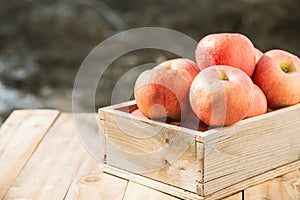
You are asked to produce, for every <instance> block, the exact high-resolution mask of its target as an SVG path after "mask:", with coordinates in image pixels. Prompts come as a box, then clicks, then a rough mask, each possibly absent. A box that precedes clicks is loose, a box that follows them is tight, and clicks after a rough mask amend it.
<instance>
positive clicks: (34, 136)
mask: <svg viewBox="0 0 300 200" xmlns="http://www.w3.org/2000/svg"><path fill="white" fill-rule="evenodd" d="M86 115H90V116H93V115H95V114H86ZM87 127H89V124H87ZM90 129H91V130H93V131H94V132H95V130H96V129H98V127H95V126H90ZM0 198H3V199H43V200H44V199H89V200H90V199H108V200H111V199H125V200H132V199H137V200H139V199H143V200H148V199H178V198H177V197H174V196H171V195H168V194H165V193H162V192H159V191H157V190H154V189H151V188H149V187H145V186H143V185H140V184H138V183H135V182H132V181H128V180H126V179H123V178H120V177H117V176H116V175H112V174H108V173H106V172H103V171H102V168H101V164H100V163H99V162H98V161H97V160H95V159H94V158H93V157H92V156H90V155H89V154H88V153H87V151H86V150H85V149H84V148H83V146H82V144H81V142H80V140H79V137H78V135H77V132H76V127H75V124H74V120H73V116H72V114H70V113H61V112H59V111H58V110H17V111H14V112H13V113H12V114H11V115H10V116H9V118H8V119H7V120H6V121H5V122H4V124H3V125H2V127H1V129H0ZM226 199H227V200H242V199H245V200H254V199H255V200H259V199H271V200H289V199H293V200H294V199H295V200H299V199H300V175H299V171H298V170H297V171H293V172H291V173H289V174H286V175H284V176H281V177H278V178H275V179H273V180H271V181H268V182H265V183H263V184H260V185H257V186H254V187H252V188H249V189H246V190H244V191H241V192H239V193H237V194H234V195H232V196H230V197H228V198H226Z"/></svg>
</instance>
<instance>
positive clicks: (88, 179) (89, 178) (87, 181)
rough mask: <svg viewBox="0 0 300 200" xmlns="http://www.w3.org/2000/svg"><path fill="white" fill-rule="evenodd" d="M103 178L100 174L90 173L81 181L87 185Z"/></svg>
mask: <svg viewBox="0 0 300 200" xmlns="http://www.w3.org/2000/svg"><path fill="white" fill-rule="evenodd" d="M100 181H101V178H100V177H99V176H98V175H90V176H86V177H84V178H83V179H82V181H81V183H82V184H86V185H91V184H95V183H97V182H100Z"/></svg>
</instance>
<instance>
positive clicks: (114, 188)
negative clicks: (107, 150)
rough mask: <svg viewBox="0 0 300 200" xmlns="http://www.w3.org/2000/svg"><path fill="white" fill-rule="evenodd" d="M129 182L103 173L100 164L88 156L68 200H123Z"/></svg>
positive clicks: (69, 192)
mask: <svg viewBox="0 0 300 200" xmlns="http://www.w3.org/2000/svg"><path fill="white" fill-rule="evenodd" d="M127 182H128V181H127V180H125V179H121V178H118V177H116V176H113V175H110V174H106V173H103V172H102V170H101V167H100V165H99V162H98V161H96V160H95V159H94V158H92V157H91V156H90V155H87V156H86V158H85V160H84V161H83V163H82V164H81V167H80V169H79V171H78V173H77V175H76V176H75V178H74V180H73V182H72V184H71V187H70V189H69V191H68V193H67V195H66V198H65V199H67V200H73V199H89V200H90V199H97V200H101V199H103V200H111V199H114V200H122V199H123V196H124V193H125V190H126V187H127Z"/></svg>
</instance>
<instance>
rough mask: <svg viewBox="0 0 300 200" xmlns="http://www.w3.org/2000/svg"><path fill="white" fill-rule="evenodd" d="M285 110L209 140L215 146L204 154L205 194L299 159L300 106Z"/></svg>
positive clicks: (245, 123)
mask: <svg viewBox="0 0 300 200" xmlns="http://www.w3.org/2000/svg"><path fill="white" fill-rule="evenodd" d="M286 110H288V112H282V110H278V111H280V112H277V113H276V112H273V113H268V114H266V116H263V115H262V116H259V117H258V118H257V119H255V123H251V121H250V120H248V121H247V120H245V121H242V122H241V123H238V124H237V126H232V127H228V128H227V127H225V128H223V130H222V131H223V132H222V133H221V135H220V137H217V138H215V141H214V140H209V137H208V138H207V139H208V140H209V142H207V143H205V145H211V143H213V142H215V146H214V148H213V149H211V151H210V152H205V154H206V155H205V158H204V159H205V161H204V171H205V174H204V184H205V189H204V190H205V194H212V193H213V192H216V191H218V190H221V189H223V188H226V187H228V186H230V185H234V184H237V183H238V182H240V181H241V180H246V179H248V178H251V177H253V176H255V175H258V174H262V173H264V172H267V171H269V170H271V169H274V168H277V167H281V166H284V165H286V164H288V163H292V162H294V161H297V160H299V152H300V145H299V144H300V137H299V133H300V120H299V119H300V106H299V105H297V106H292V107H289V108H287V109H286ZM274 113H275V114H274ZM253 119H254V118H253ZM272 123H273V124H272ZM230 136H231V137H230ZM204 149H205V146H204ZM287 172H288V171H286V172H285V173H287ZM270 178H272V177H270Z"/></svg>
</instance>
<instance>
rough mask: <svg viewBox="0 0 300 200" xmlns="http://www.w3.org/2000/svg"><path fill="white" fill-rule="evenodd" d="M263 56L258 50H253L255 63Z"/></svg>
mask: <svg viewBox="0 0 300 200" xmlns="http://www.w3.org/2000/svg"><path fill="white" fill-rule="evenodd" d="M263 55H264V53H263V52H261V51H260V50H259V49H257V48H255V63H257V62H258V61H259V59H260V58H261V57H262V56H263Z"/></svg>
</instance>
